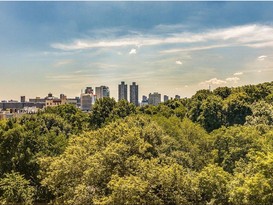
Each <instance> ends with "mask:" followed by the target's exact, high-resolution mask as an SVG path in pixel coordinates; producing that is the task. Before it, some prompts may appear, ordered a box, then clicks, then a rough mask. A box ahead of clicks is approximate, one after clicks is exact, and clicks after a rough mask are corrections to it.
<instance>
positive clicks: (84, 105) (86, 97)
mask: <svg viewBox="0 0 273 205" xmlns="http://www.w3.org/2000/svg"><path fill="white" fill-rule="evenodd" d="M91 108H92V96H91V94H85V93H82V94H81V110H83V111H90V110H91Z"/></svg>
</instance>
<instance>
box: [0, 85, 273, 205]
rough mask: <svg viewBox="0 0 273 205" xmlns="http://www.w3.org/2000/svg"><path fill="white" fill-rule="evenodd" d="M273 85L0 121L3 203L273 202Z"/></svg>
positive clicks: (103, 102)
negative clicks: (158, 102) (137, 104)
mask: <svg viewBox="0 0 273 205" xmlns="http://www.w3.org/2000/svg"><path fill="white" fill-rule="evenodd" d="M272 96H273V83H263V84H259V85H249V86H243V87H237V88H227V87H223V88H217V89H215V90H214V91H213V92H211V91H209V90H200V91H198V92H197V93H196V94H195V95H194V96H192V97H191V98H189V99H181V100H176V99H175V100H169V101H167V102H165V103H161V104H159V105H158V106H145V107H135V106H134V105H133V104H130V103H128V102H127V101H120V102H115V100H114V99H112V98H103V99H100V100H98V101H97V102H96V103H95V105H94V106H93V109H92V111H91V112H90V113H84V112H82V111H80V110H79V109H76V108H75V107H73V106H72V105H62V106H58V107H52V108H47V109H45V110H44V111H41V112H39V113H38V114H32V115H24V116H23V117H21V118H17V119H9V120H4V121H0V204H32V203H33V202H46V203H47V202H50V201H51V202H52V203H53V204H71V205H72V204H73V205H74V204H75V205H77V204H79V205H85V204H86V205H87V204H88V205H89V204H186V205H187V204H189V205H191V204H200V205H203V204H204V205H205V204H228V205H229V204H230V205H235V204H236V205H237V204H245V205H248V204H253V205H254V204H265V205H267V204H268V205H269V204H273V195H272V191H273V181H272V178H273V174H272V173H273V129H272V128H273V97H272Z"/></svg>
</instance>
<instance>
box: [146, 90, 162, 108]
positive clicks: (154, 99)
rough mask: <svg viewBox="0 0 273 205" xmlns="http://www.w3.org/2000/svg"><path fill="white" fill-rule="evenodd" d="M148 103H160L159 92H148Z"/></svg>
mask: <svg viewBox="0 0 273 205" xmlns="http://www.w3.org/2000/svg"><path fill="white" fill-rule="evenodd" d="M148 103H149V104H150V105H158V104H159V103H161V94H159V93H157V92H154V93H153V94H152V93H150V94H149V100H148Z"/></svg>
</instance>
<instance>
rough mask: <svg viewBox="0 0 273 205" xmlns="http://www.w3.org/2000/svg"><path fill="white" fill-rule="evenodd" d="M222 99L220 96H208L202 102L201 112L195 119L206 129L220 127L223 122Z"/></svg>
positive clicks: (210, 129) (209, 130)
mask: <svg viewBox="0 0 273 205" xmlns="http://www.w3.org/2000/svg"><path fill="white" fill-rule="evenodd" d="M222 107H223V101H222V99H221V98H220V97H217V96H213V95H212V96H209V97H208V98H207V99H206V100H204V101H203V102H202V105H201V107H200V108H201V110H202V111H201V113H200V115H199V117H198V118H197V121H198V122H199V123H200V124H201V125H202V126H203V127H204V128H205V129H206V130H207V131H208V132H211V131H212V130H214V129H218V128H220V127H221V126H222V125H223V124H224V120H223V112H222Z"/></svg>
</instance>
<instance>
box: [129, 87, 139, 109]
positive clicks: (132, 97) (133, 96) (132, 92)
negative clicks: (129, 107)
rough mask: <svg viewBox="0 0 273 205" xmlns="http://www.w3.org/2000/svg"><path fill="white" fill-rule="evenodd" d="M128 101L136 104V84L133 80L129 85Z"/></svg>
mask: <svg viewBox="0 0 273 205" xmlns="http://www.w3.org/2000/svg"><path fill="white" fill-rule="evenodd" d="M130 103H133V104H134V105H135V106H138V85H137V84H136V83H135V82H133V83H132V85H130Z"/></svg>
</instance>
